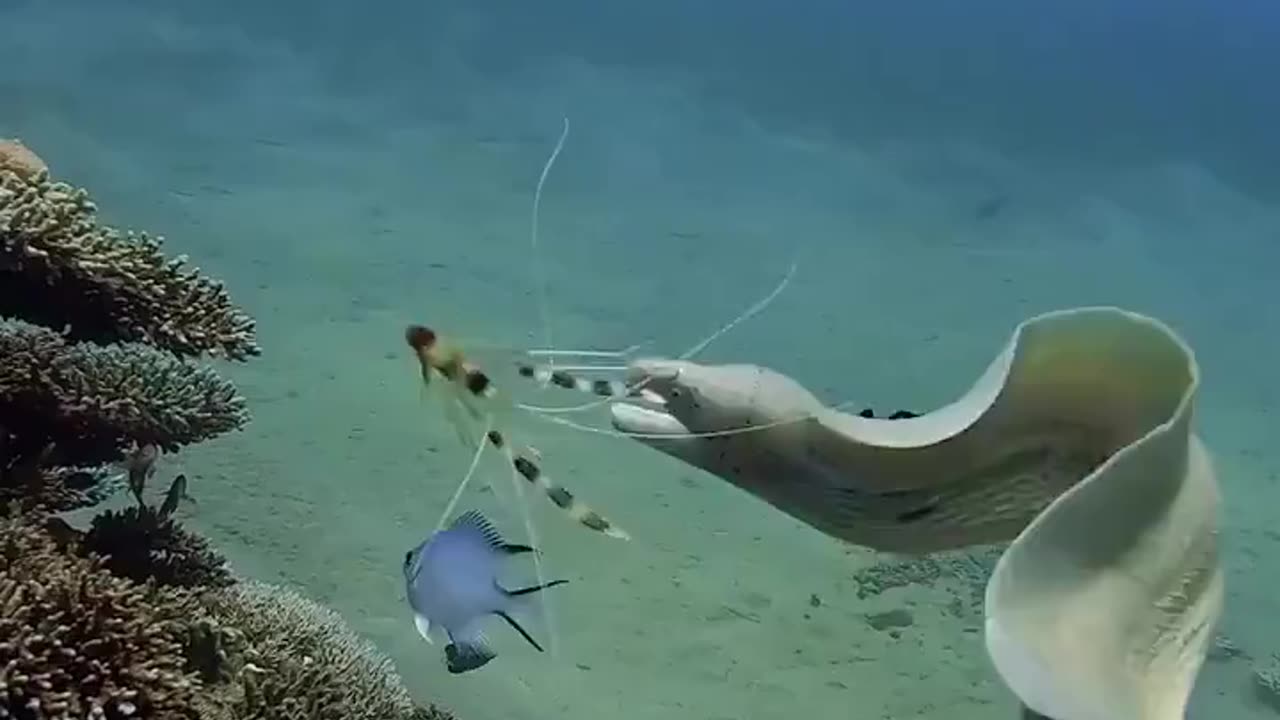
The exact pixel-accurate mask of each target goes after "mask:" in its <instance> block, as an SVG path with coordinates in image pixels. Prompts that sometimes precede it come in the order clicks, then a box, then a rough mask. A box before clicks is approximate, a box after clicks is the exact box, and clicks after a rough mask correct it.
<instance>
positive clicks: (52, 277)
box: [0, 145, 259, 360]
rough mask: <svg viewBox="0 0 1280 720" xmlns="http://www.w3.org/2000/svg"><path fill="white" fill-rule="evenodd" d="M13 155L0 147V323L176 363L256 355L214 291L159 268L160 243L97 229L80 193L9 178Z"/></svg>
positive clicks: (165, 265) (164, 264)
mask: <svg viewBox="0 0 1280 720" xmlns="http://www.w3.org/2000/svg"><path fill="white" fill-rule="evenodd" d="M18 147H22V146H18ZM28 152H29V151H28ZM14 155H15V151H14V150H12V145H10V149H9V150H7V151H6V150H5V149H4V148H3V147H0V158H5V157H8V158H10V159H11V161H10V162H7V163H0V316H10V317H21V318H23V319H26V320H29V321H31V322H34V323H38V324H40V325H44V326H46V327H52V328H58V329H64V328H65V329H66V330H67V334H68V337H69V338H70V339H72V340H76V341H82V340H88V341H93V342H99V343H111V342H119V341H127V342H143V343H147V344H149V345H153V346H155V347H157V348H160V349H162V350H166V351H168V352H172V353H174V354H176V355H180V356H196V355H202V354H209V355H213V356H221V357H227V358H230V359H233V360H242V359H245V358H248V357H250V356H253V355H257V354H258V353H259V349H258V346H257V344H256V342H255V340H254V329H255V326H254V321H253V320H252V319H251V318H250V317H249V316H248V315H246V314H245V313H244V312H242V311H241V310H239V309H238V308H236V307H235V306H234V305H232V303H231V301H230V298H229V297H228V295H227V292H226V289H225V288H223V286H222V284H221V283H219V282H216V281H214V280H211V279H209V278H206V277H204V276H203V275H202V274H201V273H200V271H199V270H198V269H195V268H188V267H187V264H186V258H185V257H176V258H173V259H168V258H166V257H165V255H164V254H163V253H162V252H161V245H162V240H161V239H159V238H156V237H152V236H149V235H146V234H133V233H121V232H119V231H117V230H115V229H113V228H110V227H106V226H103V225H100V224H99V223H98V221H97V217H96V213H97V208H96V207H95V206H94V204H93V203H92V202H91V201H90V200H89V195H88V193H87V192H86V191H85V190H83V189H78V188H74V187H71V186H70V185H67V184H66V183H61V182H54V181H53V180H51V179H50V177H49V172H48V170H47V169H41V170H38V171H37V172H35V173H34V174H31V173H30V172H22V171H15V170H13V169H10V168H11V167H12V166H14V165H16V164H17V161H13V160H12V157H13V156H14ZM23 167H27V168H30V167H32V165H31V161H30V160H27V161H26V162H25V163H23Z"/></svg>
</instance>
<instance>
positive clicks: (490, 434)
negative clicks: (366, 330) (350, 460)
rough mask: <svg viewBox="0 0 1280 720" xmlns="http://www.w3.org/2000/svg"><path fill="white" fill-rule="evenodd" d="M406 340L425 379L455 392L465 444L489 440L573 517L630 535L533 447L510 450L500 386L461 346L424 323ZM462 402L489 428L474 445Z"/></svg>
mask: <svg viewBox="0 0 1280 720" xmlns="http://www.w3.org/2000/svg"><path fill="white" fill-rule="evenodd" d="M405 340H406V342H407V343H408V344H409V346H410V347H411V348H413V350H414V352H415V353H416V355H417V356H418V360H419V362H420V363H421V365H422V368H423V380H424V382H428V383H429V382H431V378H433V377H435V376H439V377H441V378H442V379H443V380H445V381H446V382H447V384H448V386H449V387H450V388H451V389H452V390H453V396H452V397H449V398H445V402H446V403H447V405H446V417H447V419H448V420H449V422H450V423H451V424H453V425H454V426H455V427H456V428H457V429H458V434H459V437H460V438H464V440H463V444H464V445H467V446H469V447H472V448H473V449H476V445H477V444H483V443H486V442H487V443H488V444H489V445H490V446H492V447H493V448H494V449H496V450H498V451H499V452H501V453H502V454H503V456H504V457H505V458H506V460H507V463H508V464H509V465H510V466H511V469H512V471H513V472H514V473H516V474H517V475H518V476H519V477H522V478H524V479H525V480H526V481H528V482H529V483H530V484H532V485H534V486H535V487H537V488H538V489H540V490H541V491H542V492H543V493H544V494H545V495H546V496H547V498H548V499H550V500H551V502H552V503H553V504H554V505H555V506H556V507H558V508H560V509H561V510H563V511H564V512H565V513H566V514H568V515H569V517H570V518H571V519H572V520H574V521H575V522H577V523H579V524H581V525H583V526H585V527H587V528H590V529H591V530H594V531H596V532H599V533H603V534H605V535H608V536H610V537H615V538H619V539H624V540H625V539H630V536H629V535H628V534H627V533H626V532H625V531H624V530H622V528H620V527H618V526H617V525H615V524H614V523H613V522H612V521H610V520H609V519H607V518H605V517H604V516H603V515H601V514H600V513H599V512H597V511H596V510H594V509H593V508H591V507H589V506H588V505H587V504H586V503H584V502H582V501H581V500H579V499H578V498H577V497H576V496H575V495H574V494H573V492H571V491H570V490H569V489H568V488H565V487H564V486H561V485H558V484H556V483H555V481H553V480H552V479H551V477H550V476H549V475H547V474H546V473H545V472H543V470H542V467H541V464H540V460H539V458H538V457H537V455H536V453H534V452H533V451H532V450H528V449H526V450H523V451H520V452H517V451H515V450H513V449H512V448H511V446H510V444H509V443H508V441H507V438H506V436H505V435H504V434H503V433H502V431H501V430H499V429H497V428H496V427H494V425H495V422H496V418H497V417H498V416H499V415H500V414H501V413H500V410H501V405H500V396H499V393H498V389H497V386H496V385H495V384H494V382H493V380H492V379H491V378H490V377H489V375H488V374H486V373H485V372H484V371H483V370H481V369H480V368H479V367H476V366H475V365H472V364H471V363H470V362H468V361H467V360H466V358H465V357H464V356H463V354H462V352H461V350H460V349H458V348H457V347H456V346H452V345H450V344H448V343H446V342H443V341H441V340H440V338H439V336H438V335H437V333H436V332H435V331H433V330H431V329H429V328H426V327H423V326H421V325H414V326H410V327H409V328H407V329H406V330H405ZM455 403H456V405H455ZM458 406H460V407H461V408H462V410H463V411H465V413H466V415H468V416H470V419H471V420H475V421H477V422H481V423H483V424H484V426H485V431H484V436H483V437H482V438H478V439H476V442H475V443H472V442H470V441H469V440H468V438H472V437H473V435H472V433H471V431H470V428H469V427H466V426H467V422H466V418H464V417H463V416H462V415H461V413H459V412H458V411H457V410H458Z"/></svg>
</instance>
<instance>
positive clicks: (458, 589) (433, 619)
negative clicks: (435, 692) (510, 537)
mask: <svg viewBox="0 0 1280 720" xmlns="http://www.w3.org/2000/svg"><path fill="white" fill-rule="evenodd" d="M529 552H534V549H533V548H531V547H529V546H528V545H513V544H511V543H508V542H506V541H505V540H503V539H502V536H501V535H499V534H498V531H497V530H495V529H494V527H493V525H491V524H490V523H489V521H488V520H487V519H486V518H485V517H484V516H483V515H481V514H480V513H479V512H476V511H475V510H471V511H468V512H466V513H464V514H463V515H461V516H459V517H458V519H457V520H454V521H453V523H452V524H451V525H450V526H449V527H448V528H446V529H445V530H441V531H440V532H437V533H435V534H434V535H432V536H431V537H429V538H427V540H426V541H425V542H423V543H422V544H421V545H419V546H418V547H416V548H414V549H413V550H410V551H409V552H407V553H405V554H404V579H405V585H406V588H407V590H408V596H409V607H410V608H412V609H413V624H414V626H415V627H417V629H418V633H419V634H421V635H422V637H423V638H424V639H425V640H426V641H427V642H429V643H433V642H434V641H433V640H432V637H431V634H432V632H433V630H434V629H435V628H437V627H439V628H440V629H442V630H444V632H445V634H446V635H447V636H448V638H449V643H448V644H447V645H445V648H444V657H445V662H446V665H447V667H448V668H449V672H451V673H454V674H455V675H456V674H459V673H464V672H468V671H470V670H476V669H478V668H480V667H483V666H484V665H486V664H487V663H488V662H489V661H490V660H493V659H494V658H495V657H497V654H496V653H495V652H494V651H493V650H492V649H491V648H490V647H489V644H488V641H486V640H485V636H484V632H483V628H482V627H481V625H482V623H483V622H484V620H485V619H486V618H488V617H489V616H490V615H497V616H498V617H500V618H502V619H503V620H505V621H506V623H507V624H508V625H510V626H511V627H512V628H513V629H514V630H515V631H516V632H518V633H520V636H521V637H523V638H524V639H525V640H527V641H528V642H529V644H530V645H532V646H533V647H534V648H535V649H537V650H538V651H539V652H542V646H541V645H539V644H538V642H537V641H536V640H534V639H533V636H531V635H529V633H528V632H526V631H525V629H524V628H523V627H521V626H520V624H519V623H518V622H516V621H515V619H514V618H513V617H512V612H514V611H515V610H516V609H517V607H518V606H519V605H520V604H521V602H522V600H521V599H522V598H523V597H525V596H529V595H532V594H533V593H536V592H538V591H540V590H545V589H547V588H549V587H555V586H556V585H563V584H564V583H566V582H568V581H567V580H553V581H551V582H549V583H545V584H542V585H535V586H533V587H527V588H521V589H519V590H507V589H506V588H504V587H502V585H500V584H499V583H498V566H499V564H500V562H501V560H502V558H503V557H505V556H508V555H517V554H521V553H529Z"/></svg>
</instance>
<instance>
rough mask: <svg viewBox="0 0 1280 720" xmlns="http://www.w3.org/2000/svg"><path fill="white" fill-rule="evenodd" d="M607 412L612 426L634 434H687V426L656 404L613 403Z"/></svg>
mask: <svg viewBox="0 0 1280 720" xmlns="http://www.w3.org/2000/svg"><path fill="white" fill-rule="evenodd" d="M609 414H610V416H611V418H612V420H613V427H614V428H616V429H618V430H620V431H622V432H624V433H631V434H634V435H672V436H680V435H688V434H689V428H687V427H685V425H684V423H682V422H680V421H679V420H677V419H676V417H675V416H674V415H672V414H671V413H669V412H666V411H665V410H660V409H658V407H657V406H649V407H645V406H642V405H639V404H633V403H629V402H619V403H614V404H613V405H612V406H611V407H610V409H609Z"/></svg>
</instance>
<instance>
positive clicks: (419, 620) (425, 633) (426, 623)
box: [413, 613, 436, 645]
mask: <svg viewBox="0 0 1280 720" xmlns="http://www.w3.org/2000/svg"><path fill="white" fill-rule="evenodd" d="M413 626H414V627H415V628H417V629H418V634H419V635H421V636H422V639H423V640H426V641H427V644H428V645H435V644H436V641H435V640H432V639H431V621H430V620H428V619H427V618H426V616H425V615H419V614H417V613H414V615H413Z"/></svg>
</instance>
